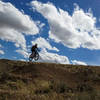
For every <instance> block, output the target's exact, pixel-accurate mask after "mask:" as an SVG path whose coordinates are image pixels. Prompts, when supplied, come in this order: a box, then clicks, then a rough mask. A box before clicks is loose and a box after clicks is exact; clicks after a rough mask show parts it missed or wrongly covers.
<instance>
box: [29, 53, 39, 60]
mask: <svg viewBox="0 0 100 100" xmlns="http://www.w3.org/2000/svg"><path fill="white" fill-rule="evenodd" d="M33 59H34V60H35V61H37V60H38V59H39V53H38V52H33V53H32V54H31V55H30V56H29V61H33Z"/></svg>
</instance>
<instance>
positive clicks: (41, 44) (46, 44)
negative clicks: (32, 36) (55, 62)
mask: <svg viewBox="0 0 100 100" xmlns="http://www.w3.org/2000/svg"><path fill="white" fill-rule="evenodd" d="M35 43H37V44H38V47H40V48H46V49H48V50H55V51H57V52H58V51H59V50H58V49H57V48H56V47H52V46H51V45H50V43H49V41H47V40H46V39H44V38H42V37H39V38H37V39H36V40H35V41H32V44H33V45H34V44H35Z"/></svg>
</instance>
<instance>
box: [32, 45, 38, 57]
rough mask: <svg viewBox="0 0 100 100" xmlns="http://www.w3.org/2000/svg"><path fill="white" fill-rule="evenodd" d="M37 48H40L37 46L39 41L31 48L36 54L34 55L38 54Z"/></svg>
mask: <svg viewBox="0 0 100 100" xmlns="http://www.w3.org/2000/svg"><path fill="white" fill-rule="evenodd" d="M37 50H38V47H37V43H36V44H35V45H33V46H32V48H31V51H32V54H34V56H35V55H36V53H37Z"/></svg>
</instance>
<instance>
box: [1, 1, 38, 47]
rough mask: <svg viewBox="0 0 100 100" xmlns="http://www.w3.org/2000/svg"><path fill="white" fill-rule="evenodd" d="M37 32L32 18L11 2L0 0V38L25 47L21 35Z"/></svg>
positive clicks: (23, 38) (24, 41)
mask: <svg viewBox="0 0 100 100" xmlns="http://www.w3.org/2000/svg"><path fill="white" fill-rule="evenodd" d="M38 32H39V29H38V27H37V26H36V24H35V22H34V21H32V19H31V18H30V17H29V16H28V15H26V14H24V12H21V11H19V10H18V9H17V8H15V7H14V6H13V5H12V4H11V3H5V2H2V1H0V39H3V40H6V41H11V42H14V43H15V46H16V47H21V48H22V49H26V40H25V37H24V35H23V33H24V34H26V35H34V34H37V33H38Z"/></svg>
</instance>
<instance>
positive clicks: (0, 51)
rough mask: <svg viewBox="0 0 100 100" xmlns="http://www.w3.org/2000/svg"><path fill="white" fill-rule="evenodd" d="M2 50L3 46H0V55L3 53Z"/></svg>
mask: <svg viewBox="0 0 100 100" xmlns="http://www.w3.org/2000/svg"><path fill="white" fill-rule="evenodd" d="M2 48H3V46H2V45H1V44H0V54H2V55H4V54H5V53H4V51H3V50H1V49H2Z"/></svg>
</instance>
